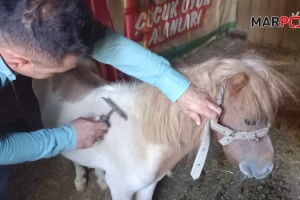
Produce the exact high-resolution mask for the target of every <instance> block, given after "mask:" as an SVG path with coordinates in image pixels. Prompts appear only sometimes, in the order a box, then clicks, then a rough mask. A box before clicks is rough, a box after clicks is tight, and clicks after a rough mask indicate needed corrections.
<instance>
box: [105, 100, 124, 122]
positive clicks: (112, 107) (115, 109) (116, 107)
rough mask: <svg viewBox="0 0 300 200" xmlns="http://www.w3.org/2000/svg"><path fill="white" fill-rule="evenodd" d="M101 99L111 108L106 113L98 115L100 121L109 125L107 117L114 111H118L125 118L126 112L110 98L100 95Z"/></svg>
mask: <svg viewBox="0 0 300 200" xmlns="http://www.w3.org/2000/svg"><path fill="white" fill-rule="evenodd" d="M102 99H103V100H104V101H105V102H106V103H107V104H108V105H109V106H110V107H111V110H110V111H109V112H108V113H107V114H105V115H101V116H100V121H101V122H105V123H106V124H107V125H109V118H110V116H111V115H112V114H113V113H114V112H116V113H118V114H119V115H120V117H121V118H123V119H124V120H125V121H126V120H127V118H128V117H127V114H126V113H125V112H124V111H123V110H121V109H120V108H119V107H118V106H117V104H115V103H114V102H113V101H112V100H111V99H110V98H105V97H102Z"/></svg>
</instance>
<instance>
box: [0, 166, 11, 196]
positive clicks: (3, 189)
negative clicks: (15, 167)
mask: <svg viewBox="0 0 300 200" xmlns="http://www.w3.org/2000/svg"><path fill="white" fill-rule="evenodd" d="M9 172H10V170H9V166H0V200H7V199H8V182H9V174H10V173H9Z"/></svg>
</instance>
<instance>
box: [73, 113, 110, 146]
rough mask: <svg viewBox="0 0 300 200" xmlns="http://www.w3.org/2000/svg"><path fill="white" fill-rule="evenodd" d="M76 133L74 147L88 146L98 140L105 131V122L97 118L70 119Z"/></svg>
mask: <svg viewBox="0 0 300 200" xmlns="http://www.w3.org/2000/svg"><path fill="white" fill-rule="evenodd" d="M72 125H73V126H74V128H75V131H76V135H77V145H76V149H81V148H88V147H90V146H92V145H93V144H95V142H97V141H98V140H100V139H101V138H102V137H103V135H104V134H105V133H106V131H107V128H108V126H107V124H106V123H104V122H100V121H99V120H95V121H93V120H88V119H84V118H79V119H76V120H74V121H72Z"/></svg>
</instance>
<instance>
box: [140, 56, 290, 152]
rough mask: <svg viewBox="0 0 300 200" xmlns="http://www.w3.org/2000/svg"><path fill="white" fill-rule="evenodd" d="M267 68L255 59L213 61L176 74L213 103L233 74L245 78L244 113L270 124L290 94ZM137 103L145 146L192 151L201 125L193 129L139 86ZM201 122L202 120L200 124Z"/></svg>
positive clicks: (149, 88) (175, 109) (168, 105)
mask: <svg viewBox="0 0 300 200" xmlns="http://www.w3.org/2000/svg"><path fill="white" fill-rule="evenodd" d="M270 64H271V63H270V62H267V61H265V60H263V59H262V58H260V57H256V56H251V57H250V56H248V57H243V58H240V59H221V58H214V59H210V60H208V61H206V62H204V63H202V64H199V65H193V66H189V67H185V68H182V69H179V71H181V72H182V73H183V74H185V75H186V76H187V77H188V78H189V79H190V80H191V82H192V83H193V84H195V85H196V86H197V87H199V88H202V89H204V90H206V91H207V92H208V94H209V95H210V97H211V99H213V100H215V99H216V96H217V93H218V91H219V89H220V87H221V85H222V83H223V82H224V81H227V80H229V79H230V78H232V77H233V76H234V75H237V74H244V75H246V76H247V77H248V79H249V80H248V84H247V85H246V86H245V88H244V89H246V91H244V92H243V95H244V97H243V100H244V104H245V107H246V109H248V110H247V112H248V113H249V114H250V115H252V117H253V118H259V117H260V116H261V114H263V116H264V117H267V118H268V119H267V120H268V121H272V120H273V118H274V116H275V113H276V111H277V109H278V106H279V104H280V103H281V102H282V100H283V99H284V97H285V96H293V94H292V92H291V89H290V88H291V87H290V85H291V84H290V83H289V81H287V79H285V78H284V77H283V76H282V75H280V74H279V73H278V72H276V71H274V70H273V69H271V68H270V67H269V66H270ZM225 91H226V90H225ZM137 100H138V104H137V115H138V117H139V119H140V120H141V127H142V132H143V138H144V139H145V140H146V141H147V142H152V143H160V144H161V143H163V144H165V145H170V144H171V145H172V147H175V149H176V147H177V149H178V150H180V149H181V147H183V146H186V147H187V146H190V148H194V147H195V145H197V144H199V142H200V137H201V133H202V129H203V124H204V123H202V124H201V125H200V126H197V125H196V124H195V122H193V121H192V120H191V119H190V118H189V117H187V116H186V115H185V114H183V113H182V112H181V110H180V109H179V108H178V106H177V105H176V104H174V103H171V102H170V101H169V100H168V99H167V98H166V97H165V96H164V95H163V94H162V93H161V92H160V91H159V90H158V89H156V88H154V87H152V86H150V85H147V84H143V85H142V88H141V91H140V93H139V95H138V96H137ZM205 121H206V119H204V120H203V122H205ZM191 141H192V143H191ZM188 148H189V147H188Z"/></svg>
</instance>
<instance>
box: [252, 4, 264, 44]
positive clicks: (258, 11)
mask: <svg viewBox="0 0 300 200" xmlns="http://www.w3.org/2000/svg"><path fill="white" fill-rule="evenodd" d="M266 5H267V0H253V1H252V9H251V16H254V17H255V18H257V17H259V16H264V15H265V14H264V13H266V10H267V6H266ZM250 25H251V24H250V20H249V26H250ZM264 29H265V28H259V27H250V28H249V31H248V32H249V35H248V40H249V41H250V42H254V43H256V44H262V42H263V37H264V31H265V30H264Z"/></svg>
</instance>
